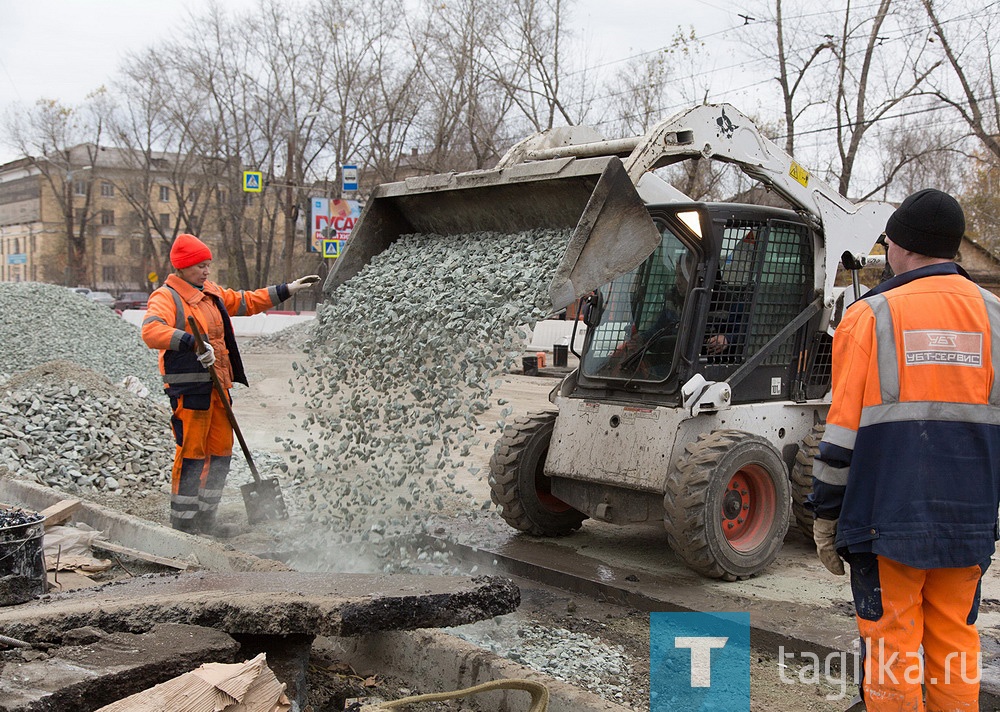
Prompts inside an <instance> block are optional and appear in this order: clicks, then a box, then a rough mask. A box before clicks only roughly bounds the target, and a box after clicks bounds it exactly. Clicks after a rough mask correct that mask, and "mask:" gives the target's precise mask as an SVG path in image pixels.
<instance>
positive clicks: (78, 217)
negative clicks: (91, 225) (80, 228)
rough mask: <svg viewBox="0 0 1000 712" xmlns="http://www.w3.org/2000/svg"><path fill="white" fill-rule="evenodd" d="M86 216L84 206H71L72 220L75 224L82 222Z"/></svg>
mask: <svg viewBox="0 0 1000 712" xmlns="http://www.w3.org/2000/svg"><path fill="white" fill-rule="evenodd" d="M86 217H87V209H86V208H73V221H74V222H75V223H77V224H80V223H82V222H83V221H84V219H85V218H86Z"/></svg>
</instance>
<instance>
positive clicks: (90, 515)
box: [0, 476, 288, 571]
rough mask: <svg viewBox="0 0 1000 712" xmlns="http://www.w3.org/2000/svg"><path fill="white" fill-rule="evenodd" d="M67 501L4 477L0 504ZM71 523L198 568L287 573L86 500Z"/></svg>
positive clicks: (282, 567) (277, 565)
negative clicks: (78, 523)
mask: <svg viewBox="0 0 1000 712" xmlns="http://www.w3.org/2000/svg"><path fill="white" fill-rule="evenodd" d="M65 498H66V494H65V493H64V492H60V491H59V490H55V489H52V488H51V487H45V486H43V485H39V484H35V483H34V482H29V481H27V480H22V479H18V478H16V477H10V476H0V502H8V503H12V504H16V505H17V506H19V507H25V508H28V509H31V510H34V511H36V512H40V511H41V510H43V509H45V508H46V507H50V506H52V505H53V504H56V503H57V502H60V501H62V500H64V499H65ZM69 521H70V522H71V523H74V522H82V523H83V524H86V525H88V526H90V527H93V528H94V529H97V530H99V531H101V532H103V533H104V538H105V539H108V540H109V541H113V542H118V543H120V544H124V545H126V546H128V547H131V548H133V549H139V550H141V551H145V552H147V553H149V554H154V555H156V556H161V557H165V558H174V559H179V560H181V561H184V562H187V563H189V564H191V565H193V566H194V567H196V568H203V569H209V570H212V571H287V570H288V567H287V566H285V565H284V564H282V563H281V562H279V561H272V560H270V559H261V558H259V557H257V556H253V555H252V554H247V553H246V552H242V551H235V550H233V549H232V547H229V548H228V549H227V548H226V547H225V546H224V545H220V544H218V543H217V542H215V541H213V540H211V539H206V538H205V537H199V536H195V535H193V534H184V533H182V532H179V531H176V530H174V529H171V528H170V527H164V526H160V525H159V524H154V523H153V522H150V521H147V520H145V519H140V518H139V517H133V516H131V515H128V514H124V513H122V512H118V511H115V510H113V509H109V508H108V507H103V506H101V505H99V504H95V503H94V502H88V501H84V502H82V503H81V505H80V507H79V508H78V509H77V510H76V511H74V512H73V516H72V517H71V518H70V520H69Z"/></svg>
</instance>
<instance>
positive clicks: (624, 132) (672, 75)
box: [600, 27, 701, 137]
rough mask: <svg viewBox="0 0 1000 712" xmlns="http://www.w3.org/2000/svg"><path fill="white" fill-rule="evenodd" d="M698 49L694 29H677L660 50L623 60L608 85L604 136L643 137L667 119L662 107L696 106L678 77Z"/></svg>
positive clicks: (687, 68) (686, 68)
mask: <svg viewBox="0 0 1000 712" xmlns="http://www.w3.org/2000/svg"><path fill="white" fill-rule="evenodd" d="M700 48H701V43H700V42H699V40H698V38H697V36H696V35H695V32H694V29H693V28H689V29H687V30H685V29H683V28H681V27H678V28H677V29H676V30H675V32H674V35H673V37H672V38H671V39H670V42H668V43H667V44H666V45H664V46H663V47H661V48H659V49H657V50H656V51H654V52H646V53H643V54H641V55H637V56H635V57H632V58H630V59H628V60H627V61H625V62H624V63H623V64H622V65H621V68H620V69H619V70H618V71H617V72H616V73H615V75H614V76H613V77H612V78H611V80H610V81H609V83H608V84H607V90H606V92H605V100H606V102H607V104H608V106H607V107H606V108H607V111H608V118H607V119H606V120H604V121H602V122H600V123H601V124H602V126H607V127H608V128H607V129H606V131H605V133H608V134H610V135H611V136H614V137H618V136H635V135H640V134H644V133H646V132H647V131H648V130H649V129H651V128H652V127H653V125H655V124H656V123H657V122H658V121H660V120H662V119H664V118H666V115H667V113H668V112H667V111H666V110H665V109H664V107H666V106H669V105H671V104H676V103H681V104H691V103H696V101H697V99H695V98H693V97H691V96H685V94H686V91H687V89H688V87H686V86H685V82H684V81H683V80H681V78H680V76H679V75H680V74H681V72H682V70H690V69H691V66H692V65H691V63H692V61H693V60H694V58H695V57H696V56H697V55H698V52H699V50H700ZM691 73H692V74H693V73H694V72H693V71H692V72H691ZM678 100H679V101H678Z"/></svg>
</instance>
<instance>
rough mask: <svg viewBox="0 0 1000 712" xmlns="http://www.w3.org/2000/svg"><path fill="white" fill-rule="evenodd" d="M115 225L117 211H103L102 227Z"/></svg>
mask: <svg viewBox="0 0 1000 712" xmlns="http://www.w3.org/2000/svg"><path fill="white" fill-rule="evenodd" d="M114 224H115V211H114V210H102V211H101V225H114Z"/></svg>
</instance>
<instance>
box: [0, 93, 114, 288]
mask: <svg viewBox="0 0 1000 712" xmlns="http://www.w3.org/2000/svg"><path fill="white" fill-rule="evenodd" d="M107 113H109V100H108V95H107V92H106V91H105V90H104V89H103V88H102V89H100V90H98V91H97V92H94V93H93V94H91V95H90V96H89V97H87V99H86V100H85V102H84V103H83V104H81V105H80V106H78V107H67V106H63V105H62V104H59V103H58V102H56V101H52V100H47V99H41V100H39V101H38V102H37V103H36V104H35V105H34V106H33V107H32V108H31V109H29V110H28V111H27V112H25V113H23V114H20V113H19V114H12V115H10V116H8V117H7V121H6V126H5V129H6V132H7V135H8V136H10V137H11V141H12V143H13V145H14V146H15V147H16V148H17V150H18V151H19V152H20V153H22V154H23V155H24V156H25V157H26V159H27V161H28V162H29V164H30V165H32V166H33V167H34V168H36V169H37V170H38V172H39V174H40V176H41V179H42V180H43V181H44V183H45V184H46V185H47V186H48V189H49V192H50V194H51V195H52V196H53V197H54V198H55V201H56V205H57V206H58V209H59V212H60V215H61V216H62V219H63V223H64V225H65V230H66V234H65V240H66V248H65V250H64V259H65V262H64V263H63V266H62V267H61V268H60V269H59V271H61V272H62V274H59V275H56V274H53V273H52V271H51V270H49V271H48V273H47V277H49V278H50V279H52V281H58V282H60V283H62V284H67V285H85V284H91V283H92V282H93V279H94V275H93V265H92V261H91V259H90V257H89V253H90V250H89V249H88V242H89V241H90V240H91V239H92V232H93V230H92V228H91V223H92V220H93V219H94V214H93V204H94V184H95V180H96V178H97V177H98V175H99V173H100V169H101V166H100V165H99V162H98V157H99V149H100V144H101V140H102V137H103V133H104V119H103V117H104V116H105V115H107Z"/></svg>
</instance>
